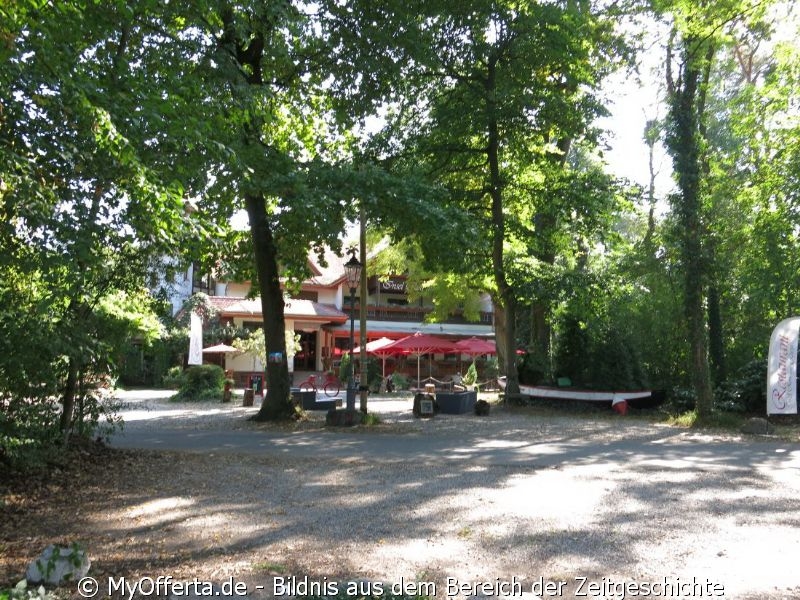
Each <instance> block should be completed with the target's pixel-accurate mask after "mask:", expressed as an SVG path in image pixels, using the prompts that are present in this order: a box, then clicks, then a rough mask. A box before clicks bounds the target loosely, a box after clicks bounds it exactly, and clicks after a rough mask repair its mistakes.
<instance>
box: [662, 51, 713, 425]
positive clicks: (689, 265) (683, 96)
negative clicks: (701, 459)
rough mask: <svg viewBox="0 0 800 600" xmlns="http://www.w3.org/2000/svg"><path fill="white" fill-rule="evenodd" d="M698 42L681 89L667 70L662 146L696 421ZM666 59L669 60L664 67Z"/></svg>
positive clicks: (700, 403) (701, 410) (703, 399)
mask: <svg viewBox="0 0 800 600" xmlns="http://www.w3.org/2000/svg"><path fill="white" fill-rule="evenodd" d="M701 43H702V40H699V39H696V38H693V37H691V36H688V37H686V38H685V39H684V40H683V56H682V58H683V67H682V72H681V78H680V84H679V85H678V86H676V85H675V82H673V81H672V79H671V71H670V70H669V68H668V70H667V78H668V81H667V85H668V89H669V99H670V119H671V121H672V130H671V132H670V134H669V135H668V136H667V145H668V147H669V149H670V152H671V154H672V156H673V159H674V163H675V171H676V173H677V175H678V188H679V190H680V194H678V195H677V198H676V201H675V209H676V213H677V217H678V222H679V223H680V229H681V259H682V262H683V268H684V284H685V290H684V312H685V316H686V322H687V327H688V334H689V344H690V352H689V355H690V360H691V365H690V366H691V369H692V383H693V386H694V390H695V394H696V396H697V404H696V408H697V412H698V414H699V415H700V416H701V417H707V416H708V415H710V414H711V410H712V406H713V393H712V390H711V378H710V372H709V371H710V369H709V365H708V355H707V348H706V321H705V310H704V306H703V304H704V303H703V292H704V290H703V286H704V280H705V276H706V270H707V269H706V260H705V257H704V254H703V243H702V242H703V240H702V232H703V229H702V223H701V202H700V181H701V178H702V169H701V149H700V133H699V123H700V118H701V115H699V114H698V110H697V101H698V87H699V84H700V82H701V79H700V77H701V71H700V69H701V65H699V64H698V62H699V61H698V59H697V57H696V55H695V54H694V52H695V51H696V48H697V47H699V46H700V45H701ZM670 63H671V57H670V59H668V61H667V64H668V67H669V65H670Z"/></svg>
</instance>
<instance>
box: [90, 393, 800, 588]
mask: <svg viewBox="0 0 800 600" xmlns="http://www.w3.org/2000/svg"><path fill="white" fill-rule="evenodd" d="M119 400H120V402H121V409H122V415H123V417H124V418H125V421H126V429H127V431H129V432H135V431H146V430H152V429H156V428H159V427H169V428H185V429H187V430H193V429H196V430H230V429H254V428H256V429H257V428H263V427H265V426H264V425H261V424H256V423H253V422H250V421H247V420H246V419H245V417H246V416H248V415H250V414H252V413H253V412H255V410H257V409H256V408H243V407H241V406H238V402H237V401H236V399H235V400H234V403H232V404H231V405H225V406H223V405H219V404H204V405H192V404H189V405H187V404H173V403H166V402H165V401H164V395H163V394H159V393H157V392H152V393H148V394H146V393H143V392H135V393H130V392H129V393H121V394H120V396H119ZM410 405H411V403H410V400H408V399H407V398H403V399H383V400H372V399H371V401H370V410H371V411H372V412H375V413H378V414H379V415H380V417H381V419H382V421H383V423H382V424H381V425H380V426H378V427H375V428H371V429H369V430H358V429H356V430H343V431H341V433H339V434H338V435H341V436H355V435H367V436H380V435H381V434H382V433H384V432H390V433H392V434H407V435H408V443H409V444H414V443H415V440H419V439H421V436H439V437H442V438H446V439H452V440H453V442H454V443H455V442H460V443H462V444H463V443H465V440H466V443H469V444H497V445H499V446H502V445H503V444H512V443H516V442H518V441H520V440H522V441H525V442H526V443H529V444H536V445H537V446H538V447H540V448H541V449H542V451H552V452H553V453H562V455H561V458H563V460H557V461H555V462H552V461H551V462H550V464H549V465H548V466H542V465H540V464H537V463H536V461H531V462H528V463H522V464H517V463H508V464H503V463H502V461H500V462H497V461H495V462H493V463H491V464H483V463H480V462H473V461H470V460H469V459H464V460H461V461H457V462H452V461H450V462H447V463H444V462H442V461H441V460H437V459H436V457H430V459H428V460H419V461H411V462H409V461H398V460H380V459H379V458H376V457H370V456H352V457H349V458H338V459H326V458H323V457H319V458H314V459H309V458H291V457H287V456H285V455H283V456H278V455H277V454H276V455H270V454H269V453H267V454H266V455H264V456H259V455H244V454H242V455H213V454H211V455H205V454H196V453H164V454H162V455H160V457H161V458H160V462H159V463H158V464H159V467H158V469H157V473H152V474H151V476H152V477H153V478H154V479H155V481H156V483H153V482H149V483H148V482H147V481H145V480H146V479H147V476H146V475H140V477H144V479H143V480H141V481H140V482H139V483H136V482H132V485H139V484H141V485H142V486H143V487H147V486H148V485H149V486H151V487H150V489H147V490H145V489H142V491H141V493H138V494H137V493H131V494H129V495H128V497H127V500H126V503H125V505H124V506H123V507H121V509H120V510H118V511H116V512H114V513H109V512H107V511H105V512H101V513H98V514H96V515H94V516H93V518H94V524H95V526H96V527H97V528H98V529H99V531H100V532H102V533H104V534H105V535H111V536H119V537H120V539H125V538H126V537H127V538H129V539H130V540H131V541H134V540H137V541H140V539H139V538H141V536H142V535H147V536H148V538H147V541H148V543H152V545H153V546H154V547H157V548H158V551H159V552H160V553H173V554H180V553H185V552H190V551H191V552H190V556H191V560H192V563H191V565H192V568H194V569H195V571H194V572H195V573H199V574H202V575H203V576H207V577H213V578H215V580H217V581H221V580H225V578H227V577H234V578H235V579H236V580H240V581H243V582H246V584H247V585H248V586H249V587H248V589H249V592H250V596H251V597H256V598H258V597H269V596H272V595H281V593H280V592H288V591H291V590H288V589H281V588H276V587H274V583H273V578H274V577H276V576H277V577H283V578H288V577H290V576H296V577H300V578H302V577H308V578H310V579H308V580H304V579H299V580H294V581H295V582H296V583H303V582H304V581H313V582H316V583H321V584H322V583H325V582H326V581H327V582H330V581H334V580H336V579H337V578H349V577H352V578H360V579H365V580H371V581H381V582H387V583H389V584H397V583H400V582H401V581H403V582H405V583H407V584H408V583H410V582H433V583H435V584H436V592H437V596H438V597H440V598H444V597H446V596H447V588H446V583H447V578H448V577H452V578H457V579H458V581H459V582H460V583H469V584H473V583H476V582H493V583H494V582H497V580H498V578H499V579H500V580H501V581H512V580H513V579H512V578H515V577H516V578H517V579H518V581H520V582H521V584H522V585H521V590H522V591H526V592H528V591H531V589H532V587H531V586H532V585H534V584H538V583H541V582H551V587H550V593H544V594H542V595H543V596H544V597H557V598H576V597H588V598H623V597H628V598H629V597H647V598H657V597H668V598H692V597H704V598H708V597H724V598H728V599H730V598H733V599H741V600H745V599H746V600H751V599H752V600H755V599H768V600H777V599H779V598H781V599H783V598H785V599H788V598H800V575H798V572H800V571H798V565H799V564H800V527H798V526H799V525H800V500H798V498H800V477H798V475H800V472H799V470H800V449H798V446H797V445H796V444H792V443H788V442H782V441H780V440H766V441H765V440H762V439H757V438H752V437H742V436H736V435H724V434H718V435H708V434H698V433H694V432H690V431H686V430H682V429H678V428H672V427H666V426H663V425H656V424H652V423H649V422H647V421H645V420H642V419H637V418H633V417H630V416H629V417H627V418H622V417H618V416H612V415H610V414H609V416H606V415H605V414H601V413H589V414H576V415H574V416H571V415H570V416H543V415H541V414H535V415H534V414H531V413H530V411H526V410H524V409H510V408H509V409H507V408H503V407H493V410H492V414H491V415H490V416H489V417H488V418H477V417H474V416H472V415H458V416H448V415H439V416H437V417H436V418H435V419H430V420H424V419H414V418H412V417H411V415H410ZM322 418H323V417H322V416H321V415H317V416H315V417H313V418H312V420H310V421H308V422H305V423H302V424H300V425H298V426H297V427H296V429H300V430H304V431H312V432H313V431H314V430H315V429H318V428H321V426H322V424H321V420H322ZM267 427H268V426H267ZM272 427H274V426H272ZM291 431H294V428H293V429H292V430H290V431H287V432H288V433H291ZM587 439H590V440H591V441H592V443H593V448H595V451H594V452H591V453H588V454H586V453H581V451H580V449H579V448H578V447H577V446H573V445H574V444H577V443H578V442H581V441H585V440H587ZM620 440H624V441H626V443H627V442H629V441H634V442H636V443H634V444H628V445H626V446H625V448H626V449H625V452H624V456H620V455H619V453H618V452H614V451H613V448H614V444H615V443H618V442H620ZM662 446H663V447H664V448H668V449H669V450H665V451H664V452H663V453H660V452H659V448H660V447H662ZM597 448H600V449H601V451H597V450H596V449H597ZM676 448H677V449H679V450H680V451H678V450H676ZM603 449H605V450H603ZM606 450H607V451H606ZM756 450H757V452H756ZM142 532H144V533H142ZM174 573H175V574H176V576H178V575H181V574H182V575H183V576H187V575H189V574H190V571H187V570H186V569H185V565H184V568H183V569H177V567H176V570H175V572H174ZM584 579H585V580H587V581H589V582H593V583H594V584H595V585H596V586H598V587H589V586H588V585H584V586H583V588H580V585H581V582H583V581H584ZM278 581H281V580H280V579H278ZM289 581H290V580H289V579H285V580H284V582H285V583H288V582H289ZM561 582H565V583H564V584H561ZM622 582H628V583H629V585H630V586H633V585H634V584H636V585H638V586H640V587H638V588H635V587H628V588H626V589H625V592H626V593H625V594H624V595H623V593H622V592H623V590H622V589H621V588H620V587H619V586H620V585H621V583H622ZM665 582H666V583H667V584H669V586H670V587H667V588H666V589H662V588H661V587H658V585H656V586H655V589H654V590H650V593H646V592H647V591H648V590H646V589H645V588H646V586H649V585H650V584H651V583H655V584H659V585H662V586H663V584H664V583H665ZM688 584H691V585H688ZM681 585H683V587H682V588H680V589H678V588H679V586H681ZM257 586H264V589H263V590H262V589H258V588H257ZM715 586H716V587H715ZM451 589H452V588H451ZM533 589H534V591H537V592H543V591H544V592H546V591H547V590H541V589H537V588H536V587H534V588H533ZM276 591H277V592H278V594H274V592H276ZM295 591H296V590H295ZM475 591H480V590H466V589H461V590H459V593H458V594H457V595H458V596H461V597H463V596H469V595H472V592H475ZM501 591H513V592H516V591H517V590H510V589H507V590H501ZM654 592H655V593H654Z"/></svg>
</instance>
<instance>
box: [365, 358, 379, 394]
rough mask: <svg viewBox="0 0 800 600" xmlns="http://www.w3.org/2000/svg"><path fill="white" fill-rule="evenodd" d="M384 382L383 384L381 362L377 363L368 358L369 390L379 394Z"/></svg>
mask: <svg viewBox="0 0 800 600" xmlns="http://www.w3.org/2000/svg"><path fill="white" fill-rule="evenodd" d="M382 382H383V376H382V375H381V363H380V361H377V360H375V359H374V358H368V359H367V384H368V385H369V389H370V390H371V391H374V392H377V391H378V390H379V389H380V387H381V383H382Z"/></svg>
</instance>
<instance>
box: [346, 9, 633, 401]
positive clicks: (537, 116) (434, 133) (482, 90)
mask: <svg viewBox="0 0 800 600" xmlns="http://www.w3.org/2000/svg"><path fill="white" fill-rule="evenodd" d="M338 16H339V18H340V19H341V21H342V22H343V23H345V24H350V26H348V27H344V28H343V29H345V30H346V31H348V32H351V34H350V35H351V36H352V37H353V38H356V41H355V42H354V44H358V43H359V41H360V43H361V44H362V45H364V46H366V44H367V43H368V44H369V45H370V47H371V48H372V52H373V53H374V54H373V55H374V56H379V57H383V59H382V60H381V61H379V62H378V64H376V65H375V68H374V70H373V75H371V76H370V77H374V79H375V82H374V83H375V85H376V86H380V85H382V81H391V82H392V85H396V86H397V89H401V90H403V92H404V95H403V96H402V97H401V98H397V97H395V98H391V100H393V102H391V103H390V104H389V105H388V107H389V110H388V116H389V119H388V120H389V123H388V125H387V128H386V132H387V136H386V138H385V139H386V140H387V143H386V145H384V146H382V147H380V148H379V149H377V150H376V153H377V154H379V155H388V156H392V157H394V165H395V166H398V165H401V166H402V165H415V166H420V165H421V166H422V169H423V170H424V171H425V172H426V174H427V176H428V177H429V178H430V179H431V180H432V181H436V182H437V183H439V184H440V185H442V186H443V187H444V188H445V189H447V191H448V200H447V202H448V203H449V204H450V205H451V206H457V207H458V208H459V209H460V210H462V211H465V212H466V213H467V214H469V216H470V218H471V220H472V221H473V223H474V225H475V230H476V236H475V238H474V239H473V240H472V242H471V243H470V244H469V245H468V246H467V247H465V248H464V253H463V254H462V256H461V257H460V258H461V259H462V265H465V264H469V267H470V268H472V269H478V270H479V272H481V273H486V274H489V275H490V276H491V279H492V290H491V291H492V294H493V297H494V301H495V319H496V323H495V325H496V332H497V339H498V354H499V357H500V361H501V364H502V367H503V371H504V372H505V374H506V375H507V379H508V388H507V389H508V390H509V392H511V393H514V392H517V391H518V378H517V372H516V349H517V344H518V339H517V332H516V323H517V316H518V305H519V302H520V292H519V289H518V285H517V284H518V282H516V281H515V280H514V278H513V275H512V272H513V270H514V269H513V266H514V264H515V262H516V261H518V260H519V258H520V257H524V256H528V255H529V254H530V253H531V252H532V251H534V252H535V251H537V250H535V248H536V241H537V237H539V238H541V237H543V236H542V234H541V232H540V231H538V230H537V228H536V224H535V222H534V217H535V214H536V213H537V212H539V210H538V208H544V207H546V205H547V203H548V201H549V199H548V198H546V197H536V196H535V195H534V194H533V193H532V192H531V188H532V187H533V186H532V185H530V184H532V183H536V182H538V181H540V180H542V179H543V178H545V177H547V176H548V175H549V174H550V173H551V172H552V170H553V168H554V165H556V166H560V165H563V163H564V158H565V154H566V151H567V150H568V148H569V145H570V143H571V142H572V141H573V140H575V139H576V138H579V137H583V136H586V135H587V133H588V127H589V123H590V122H591V120H592V119H593V117H594V116H596V115H597V114H599V113H600V112H601V108H600V106H599V104H598V103H597V101H596V99H595V97H594V96H593V90H596V87H597V85H598V84H599V82H600V80H601V79H602V77H603V75H604V74H605V73H606V72H608V69H609V68H610V63H611V62H612V60H611V54H612V53H613V51H614V50H615V49H616V48H617V47H616V45H615V44H616V42H617V41H618V40H617V39H616V38H615V37H614V35H613V27H612V26H611V24H610V22H609V20H607V19H605V18H604V17H602V16H601V15H598V14H596V13H593V12H592V10H591V9H590V7H589V6H588V4H587V3H581V2H565V3H550V4H539V3H535V2H523V3H518V2H514V3H506V2H488V1H481V0H476V1H474V2H467V3H460V4H458V5H452V4H450V3H438V2H416V3H411V4H410V5H409V4H408V3H404V4H403V6H402V7H401V6H399V5H398V6H392V8H391V9H387V8H385V7H384V8H376V7H372V6H366V5H365V6H360V5H359V6H358V8H357V9H356V10H353V9H352V8H348V9H347V11H345V10H342V11H340V12H339V13H338ZM370 81H372V79H371V80H370ZM543 212H546V211H543ZM442 226H443V228H444V227H446V224H442ZM539 242H540V244H539V250H538V251H541V252H546V251H547V242H546V241H544V240H542V239H540V240H539ZM464 258H466V261H465V260H464ZM462 268H463V267H462Z"/></svg>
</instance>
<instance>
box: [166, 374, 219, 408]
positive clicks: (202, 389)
mask: <svg viewBox="0 0 800 600" xmlns="http://www.w3.org/2000/svg"><path fill="white" fill-rule="evenodd" d="M224 389H225V371H224V370H223V369H222V367H219V366H217V365H199V366H193V367H189V368H188V369H186V371H184V381H183V382H182V383H181V387H180V389H179V391H178V393H177V394H175V395H174V396H173V397H172V400H175V401H178V402H181V401H203V400H222V393H223V391H224Z"/></svg>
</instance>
